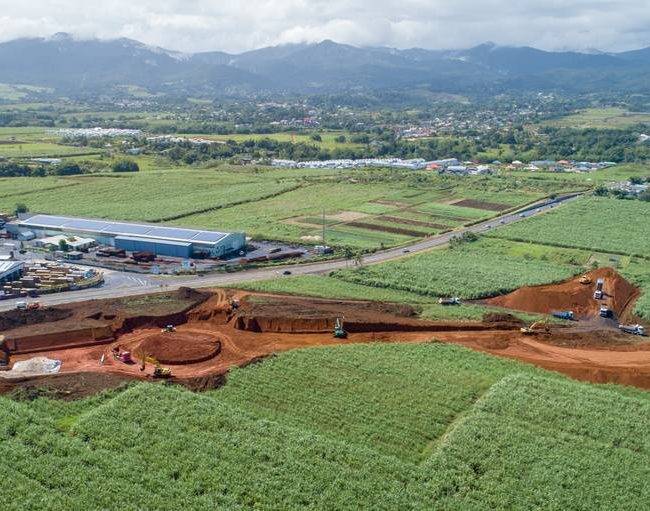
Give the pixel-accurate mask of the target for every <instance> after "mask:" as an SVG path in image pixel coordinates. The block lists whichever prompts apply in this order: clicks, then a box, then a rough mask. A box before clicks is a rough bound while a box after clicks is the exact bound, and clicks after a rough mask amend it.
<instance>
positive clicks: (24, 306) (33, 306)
mask: <svg viewBox="0 0 650 511" xmlns="http://www.w3.org/2000/svg"><path fill="white" fill-rule="evenodd" d="M40 308H41V304H40V303H39V302H30V303H27V302H16V309H18V310H21V311H35V310H38V309H40Z"/></svg>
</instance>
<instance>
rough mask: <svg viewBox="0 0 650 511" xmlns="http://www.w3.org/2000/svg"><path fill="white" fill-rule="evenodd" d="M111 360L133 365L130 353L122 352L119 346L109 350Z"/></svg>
mask: <svg viewBox="0 0 650 511" xmlns="http://www.w3.org/2000/svg"><path fill="white" fill-rule="evenodd" d="M111 351H112V354H113V358H114V359H115V360H118V361H120V362H122V363H124V364H133V357H132V356H131V352H130V351H126V350H123V349H122V347H121V346H119V345H118V346H114V347H113V349H112V350H111Z"/></svg>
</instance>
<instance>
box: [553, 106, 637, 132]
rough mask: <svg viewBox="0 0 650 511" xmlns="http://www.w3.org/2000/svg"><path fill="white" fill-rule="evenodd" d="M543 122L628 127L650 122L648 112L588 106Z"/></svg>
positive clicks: (558, 125) (579, 126)
mask: <svg viewBox="0 0 650 511" xmlns="http://www.w3.org/2000/svg"><path fill="white" fill-rule="evenodd" d="M543 124H544V125H547V126H557V127H562V128H628V127H630V126H634V125H636V124H650V113H637V112H627V111H626V110H623V109H622V108H588V109H586V110H582V111H580V112H577V113H575V114H571V115H567V116H565V117H561V118H560V119H554V120H552V121H546V122H544V123H543Z"/></svg>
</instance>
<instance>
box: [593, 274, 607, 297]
mask: <svg viewBox="0 0 650 511" xmlns="http://www.w3.org/2000/svg"><path fill="white" fill-rule="evenodd" d="M604 285H605V279H598V280H597V281H596V290H595V291H594V300H602V299H603V295H604V294H605V293H604V291H603V286H604Z"/></svg>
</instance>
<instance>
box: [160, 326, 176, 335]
mask: <svg viewBox="0 0 650 511" xmlns="http://www.w3.org/2000/svg"><path fill="white" fill-rule="evenodd" d="M175 331H176V327H175V326H174V325H167V326H166V327H165V328H163V329H162V330H161V332H162V333H163V334H171V333H173V332H175Z"/></svg>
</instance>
